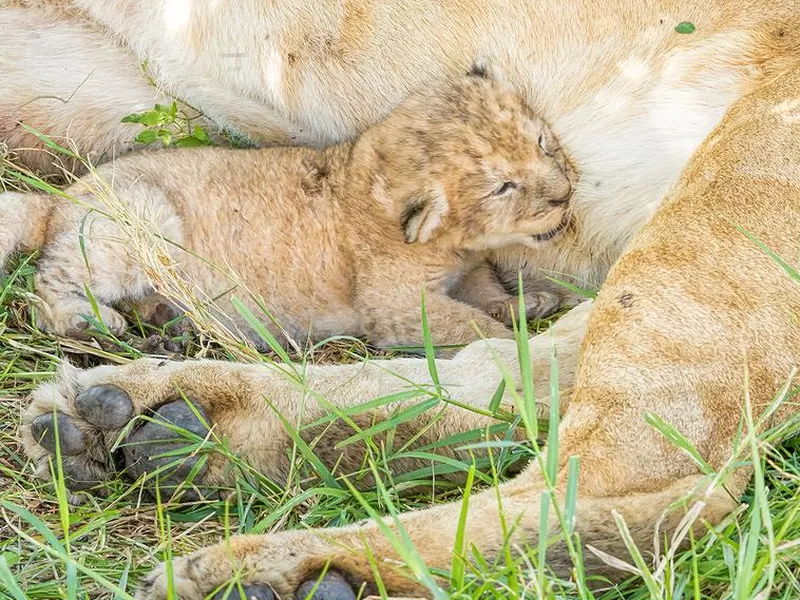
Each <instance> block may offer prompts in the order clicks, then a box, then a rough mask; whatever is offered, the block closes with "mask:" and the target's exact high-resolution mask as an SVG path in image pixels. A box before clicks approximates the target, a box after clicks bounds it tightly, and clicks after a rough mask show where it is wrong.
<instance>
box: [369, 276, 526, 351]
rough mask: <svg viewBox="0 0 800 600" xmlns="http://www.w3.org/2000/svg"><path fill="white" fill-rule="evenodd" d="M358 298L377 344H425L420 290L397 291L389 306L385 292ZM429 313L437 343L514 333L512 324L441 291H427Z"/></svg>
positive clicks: (506, 335) (428, 318)
mask: <svg viewBox="0 0 800 600" xmlns="http://www.w3.org/2000/svg"><path fill="white" fill-rule="evenodd" d="M358 302H359V304H360V305H359V306H358V310H359V312H360V313H361V315H362V318H363V321H364V322H363V326H364V330H365V333H366V335H367V338H368V339H369V340H370V341H371V342H373V343H374V344H376V345H378V346H380V347H383V348H387V347H392V346H422V345H423V344H424V339H423V330H422V305H421V296H420V293H419V292H415V291H412V290H410V289H406V290H398V291H395V292H393V293H392V305H391V306H387V303H386V298H385V297H384V296H381V297H380V298H379V297H377V296H376V297H374V298H373V297H372V296H367V297H362V298H360V299H359V300H358ZM425 314H426V320H427V324H428V329H429V330H430V335H431V339H432V340H433V343H434V344H435V345H437V346H450V345H464V344H469V343H470V342H474V341H476V340H479V339H481V338H506V339H508V338H513V337H514V334H513V332H512V331H511V330H510V329H509V328H508V327H506V326H505V325H503V324H502V323H500V322H498V321H496V320H495V319H493V318H492V317H490V316H489V315H487V314H486V313H484V312H482V311H480V310H478V309H477V308H473V307H472V306H469V305H467V304H464V303H463V302H459V301H458V300H454V299H452V298H449V297H448V296H445V295H444V294H441V293H430V292H429V293H427V294H426V295H425Z"/></svg>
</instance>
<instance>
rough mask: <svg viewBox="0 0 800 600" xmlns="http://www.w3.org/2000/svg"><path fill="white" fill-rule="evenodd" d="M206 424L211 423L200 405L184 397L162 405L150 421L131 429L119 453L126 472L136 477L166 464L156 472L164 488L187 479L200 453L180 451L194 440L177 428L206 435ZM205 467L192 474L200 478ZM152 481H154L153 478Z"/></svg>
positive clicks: (201, 435)
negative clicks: (189, 402) (123, 460)
mask: <svg viewBox="0 0 800 600" xmlns="http://www.w3.org/2000/svg"><path fill="white" fill-rule="evenodd" d="M195 411H196V413H195ZM198 417H199V418H198ZM206 424H208V425H209V426H210V424H211V421H210V420H209V418H208V415H207V414H206V411H205V410H204V409H203V407H202V406H200V405H199V404H195V403H192V406H190V405H189V404H188V403H186V402H185V401H183V400H178V401H176V402H171V403H169V404H165V405H164V406H162V407H161V408H159V409H158V410H156V412H155V413H154V414H153V416H152V420H151V421H146V422H145V423H143V424H142V425H140V426H139V427H137V428H136V429H134V430H133V431H132V432H131V433H130V435H129V436H128V437H127V438H126V440H125V442H124V445H123V447H122V452H123V455H124V457H125V468H126V473H127V475H128V476H129V477H131V478H133V479H138V478H139V477H140V476H142V475H143V474H145V473H153V472H154V471H156V470H158V469H162V468H164V467H168V468H166V469H165V470H164V471H161V472H160V473H159V475H158V480H159V485H160V487H161V489H162V490H164V491H169V490H170V489H174V486H177V485H179V484H181V483H183V482H184V481H185V480H186V479H187V477H188V476H189V474H190V473H191V472H192V470H193V469H194V468H195V466H196V464H197V461H198V460H199V455H194V456H190V455H189V451H188V450H187V451H186V452H182V449H185V448H186V447H187V446H191V445H193V444H194V443H195V442H194V441H193V440H192V439H191V437H188V436H187V435H186V434H185V433H183V432H181V431H180V430H185V431H186V432H189V433H193V434H195V435H197V436H200V437H205V436H206V434H207V433H208V427H207V426H206ZM206 469H207V467H206V465H203V466H202V467H201V468H200V469H199V470H198V471H197V472H196V473H195V476H196V477H197V478H198V479H199V478H201V477H202V475H203V474H204V473H205V471H206ZM151 481H152V482H153V484H155V480H151Z"/></svg>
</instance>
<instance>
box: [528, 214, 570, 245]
mask: <svg viewBox="0 0 800 600" xmlns="http://www.w3.org/2000/svg"><path fill="white" fill-rule="evenodd" d="M569 221H570V217H569V213H566V214H564V218H563V219H561V223H559V224H558V227H555V228H553V229H551V230H550V231H545V232H544V233H537V234H535V235H532V236H531V237H532V238H533V239H534V240H536V241H537V242H548V241H550V240H552V239H553V238H554V237H556V236H557V235H558V234H559V233H561V232H562V231H564V229H566V227H567V225H569Z"/></svg>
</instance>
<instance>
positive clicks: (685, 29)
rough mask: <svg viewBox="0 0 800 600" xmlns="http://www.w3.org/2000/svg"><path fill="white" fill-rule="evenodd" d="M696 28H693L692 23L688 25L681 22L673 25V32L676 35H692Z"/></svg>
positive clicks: (686, 22)
mask: <svg viewBox="0 0 800 600" xmlns="http://www.w3.org/2000/svg"><path fill="white" fill-rule="evenodd" d="M696 29H697V27H695V26H694V23H690V22H689V21H682V22H681V23H678V24H677V25H675V31H677V32H678V33H694V32H695V30H696Z"/></svg>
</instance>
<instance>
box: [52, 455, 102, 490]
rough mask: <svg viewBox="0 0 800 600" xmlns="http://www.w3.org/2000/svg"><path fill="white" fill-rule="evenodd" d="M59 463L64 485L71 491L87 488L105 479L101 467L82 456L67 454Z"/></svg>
mask: <svg viewBox="0 0 800 600" xmlns="http://www.w3.org/2000/svg"><path fill="white" fill-rule="evenodd" d="M61 464H62V467H63V473H64V485H65V486H66V487H67V488H68V489H70V490H72V491H80V490H88V489H89V488H93V487H95V486H96V485H98V484H100V483H102V482H103V481H104V480H105V477H104V474H105V473H104V471H103V469H101V468H100V467H99V466H98V465H96V464H94V463H91V462H87V461H86V460H85V459H83V458H82V457H73V456H67V457H65V458H64V459H63V460H62V461H61Z"/></svg>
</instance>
